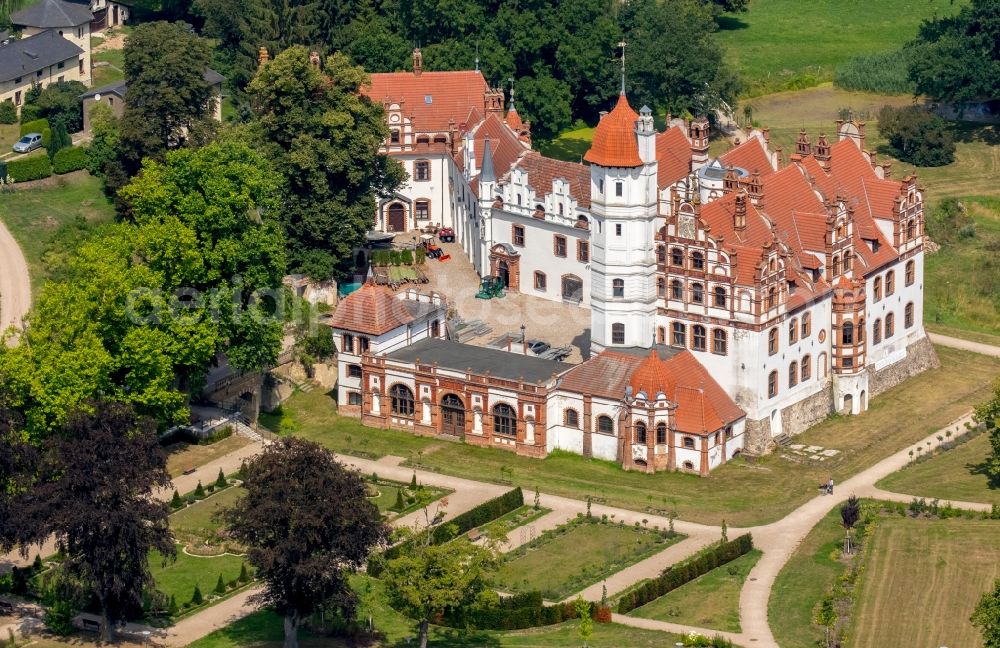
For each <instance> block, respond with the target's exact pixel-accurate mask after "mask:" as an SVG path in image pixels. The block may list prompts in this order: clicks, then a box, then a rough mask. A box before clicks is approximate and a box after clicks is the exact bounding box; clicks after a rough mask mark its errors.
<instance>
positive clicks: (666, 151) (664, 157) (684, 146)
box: [656, 125, 691, 189]
mask: <svg viewBox="0 0 1000 648" xmlns="http://www.w3.org/2000/svg"><path fill="white" fill-rule="evenodd" d="M656 161H657V162H658V166H657V174H656V185H657V187H658V188H659V189H665V188H666V187H669V186H670V185H672V184H674V183H675V182H677V181H678V180H681V179H683V178H684V177H685V176H687V174H689V173H691V142H690V141H689V140H688V138H687V135H685V134H684V129H683V128H681V126H679V125H674V126H671V127H670V128H668V129H667V130H666V131H664V132H662V133H657V134H656Z"/></svg>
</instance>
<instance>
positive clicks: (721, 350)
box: [712, 329, 728, 355]
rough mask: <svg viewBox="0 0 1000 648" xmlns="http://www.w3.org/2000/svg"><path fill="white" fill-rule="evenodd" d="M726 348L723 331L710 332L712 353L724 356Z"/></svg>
mask: <svg viewBox="0 0 1000 648" xmlns="http://www.w3.org/2000/svg"><path fill="white" fill-rule="evenodd" d="M727 346H728V344H727V340H726V331H725V329H715V330H714V331H712V353H717V354H719V355H726V351H727V349H726V347H727Z"/></svg>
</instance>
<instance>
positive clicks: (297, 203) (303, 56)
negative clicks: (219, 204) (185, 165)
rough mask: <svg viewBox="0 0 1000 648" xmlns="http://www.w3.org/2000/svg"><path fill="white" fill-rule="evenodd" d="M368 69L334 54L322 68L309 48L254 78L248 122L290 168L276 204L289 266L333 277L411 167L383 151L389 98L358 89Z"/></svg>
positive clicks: (273, 156) (276, 160)
mask: <svg viewBox="0 0 1000 648" xmlns="http://www.w3.org/2000/svg"><path fill="white" fill-rule="evenodd" d="M366 81H367V76H366V75H365V73H364V71H363V70H362V69H361V68H359V67H355V66H353V65H351V64H350V63H349V61H348V59H347V57H345V56H343V55H341V54H334V55H333V56H330V57H328V58H327V59H326V60H325V62H323V63H322V65H321V68H318V67H316V66H314V65H313V64H312V63H311V62H310V60H309V51H308V50H307V49H306V48H305V47H292V48H290V49H288V50H286V51H284V52H282V53H281V54H279V55H278V56H276V57H275V58H274V60H272V61H270V62H269V63H267V64H266V65H265V66H263V67H262V68H261V69H260V71H259V72H258V73H257V76H256V77H254V80H253V82H252V83H251V84H250V85H249V87H248V90H249V92H250V95H251V97H252V99H253V106H254V119H253V120H252V122H251V124H250V130H251V133H252V134H253V137H254V138H255V141H256V143H257V145H258V147H259V149H260V150H261V151H263V152H264V154H265V155H266V156H267V157H269V158H270V160H271V162H272V163H273V166H274V168H275V169H278V170H279V171H280V173H281V174H282V176H283V182H282V186H281V189H282V196H281V198H282V207H281V210H280V211H279V212H278V216H279V218H280V220H281V224H282V225H283V227H284V230H285V237H286V239H287V246H288V256H289V261H290V266H291V269H293V270H296V271H299V272H303V273H305V274H308V275H309V276H311V277H313V278H315V279H327V278H329V277H330V276H331V275H332V274H333V273H334V272H335V270H336V268H337V265H338V264H339V263H340V262H342V261H343V260H344V259H347V258H349V257H350V254H351V250H352V249H353V248H354V247H355V246H357V245H359V244H361V242H362V241H363V240H364V235H365V232H367V231H368V230H369V229H370V228H371V227H372V225H373V218H374V216H373V214H374V213H375V200H376V197H378V196H386V195H389V194H390V193H391V192H392V191H393V190H395V188H396V187H397V186H398V185H399V184H400V183H401V182H402V180H403V178H404V175H405V172H404V171H403V168H402V166H401V165H400V164H399V163H398V162H396V161H395V160H393V159H391V158H389V157H387V156H385V155H381V154H379V146H381V144H382V143H383V142H384V141H385V138H386V137H387V136H388V129H387V127H386V125H385V118H384V113H383V110H382V106H381V105H377V104H374V103H373V102H372V101H371V100H369V99H368V98H367V97H365V96H363V95H361V94H360V93H359V89H360V87H361V85H362V84H363V83H365V82H366Z"/></svg>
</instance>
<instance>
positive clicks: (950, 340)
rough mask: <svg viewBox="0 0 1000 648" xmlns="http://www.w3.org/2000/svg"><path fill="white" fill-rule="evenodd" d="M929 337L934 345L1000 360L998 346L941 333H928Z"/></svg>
mask: <svg viewBox="0 0 1000 648" xmlns="http://www.w3.org/2000/svg"><path fill="white" fill-rule="evenodd" d="M927 337H929V338H930V339H931V342H933V343H934V344H940V345H941V346H946V347H952V348H955V349H962V350H964V351H972V352H974V353H981V354H983V355H988V356H993V357H996V358H1000V347H998V346H993V345H991V344H984V343H982V342H973V341H972V340H966V339H964V338H957V337H951V336H950V335H941V334H940V333H931V332H930V331H928V332H927Z"/></svg>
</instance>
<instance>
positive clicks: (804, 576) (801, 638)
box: [767, 507, 929, 648]
mask: <svg viewBox="0 0 1000 648" xmlns="http://www.w3.org/2000/svg"><path fill="white" fill-rule="evenodd" d="M843 540H844V529H843V527H841V526H840V509H839V507H835V508H834V509H832V510H831V511H830V513H829V514H827V516H826V517H824V518H823V519H822V520H821V521H820V522H819V524H817V525H816V526H815V527H813V529H812V531H810V532H809V534H808V535H807V536H806V537H805V539H804V540H803V541H802V542H801V543H800V544H799V546H798V547H797V548H796V549H795V552H794V553H793V554H792V557H791V558H790V559H789V561H788V562H787V563H785V566H784V568H783V569H782V570H781V572H780V573H779V574H778V577H777V579H775V581H774V588H773V589H772V590H771V598H770V600H769V601H768V604H767V609H768V623H769V624H770V626H771V632H772V633H773V634H774V638H775V640H777V642H778V645H780V646H781V648H816V646H819V645H821V642H822V639H823V631H822V630H821V629H819V628H818V627H816V626H814V625H813V624H812V618H813V608H814V607H815V606H816V604H817V603H818V602H819V600H820V599H821V598H823V596H824V595H825V594H826V591H827V588H828V587H829V586H830V584H831V583H833V581H834V579H836V578H837V577H838V576H839V575H840V573H841V572H842V571H843V566H842V565H841V563H840V562H839V561H838V560H837V557H839V555H840V551H841V547H842V545H843ZM928 645H929V644H928Z"/></svg>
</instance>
